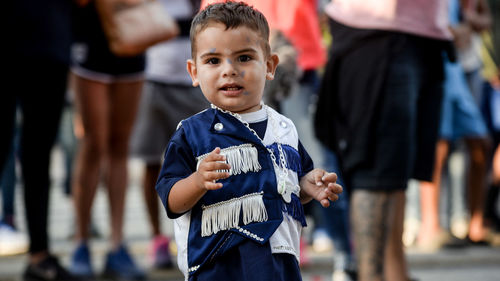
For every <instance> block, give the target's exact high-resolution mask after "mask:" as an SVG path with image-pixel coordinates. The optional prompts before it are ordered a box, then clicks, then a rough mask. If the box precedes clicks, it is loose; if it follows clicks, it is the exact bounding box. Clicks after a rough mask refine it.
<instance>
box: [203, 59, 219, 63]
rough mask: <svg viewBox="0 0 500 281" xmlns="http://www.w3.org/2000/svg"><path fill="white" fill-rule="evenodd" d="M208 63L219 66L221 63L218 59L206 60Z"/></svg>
mask: <svg viewBox="0 0 500 281" xmlns="http://www.w3.org/2000/svg"><path fill="white" fill-rule="evenodd" d="M206 63H208V64H218V63H219V59H218V58H209V59H207V60H206Z"/></svg>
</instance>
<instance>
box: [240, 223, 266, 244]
mask: <svg viewBox="0 0 500 281" xmlns="http://www.w3.org/2000/svg"><path fill="white" fill-rule="evenodd" d="M236 229H238V230H239V231H240V232H241V233H243V234H245V235H246V236H248V237H251V238H253V239H255V240H257V241H261V242H262V241H264V238H262V237H259V236H258V235H257V234H254V233H252V232H250V231H248V230H246V229H243V228H241V227H239V226H237V227H236Z"/></svg>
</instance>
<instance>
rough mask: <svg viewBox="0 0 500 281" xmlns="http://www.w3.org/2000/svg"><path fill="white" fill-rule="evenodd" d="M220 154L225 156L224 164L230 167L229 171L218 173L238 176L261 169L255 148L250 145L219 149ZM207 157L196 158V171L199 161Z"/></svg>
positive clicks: (205, 155) (204, 155)
mask: <svg viewBox="0 0 500 281" xmlns="http://www.w3.org/2000/svg"><path fill="white" fill-rule="evenodd" d="M220 154H222V155H224V156H226V163H228V164H229V165H231V170H229V171H227V170H224V171H219V172H229V174H230V175H239V174H241V173H248V172H258V171H260V169H262V167H261V166H260V163H259V155H258V152H257V148H255V147H254V146H253V145H251V144H242V145H238V146H230V147H226V148H224V149H221V151H220ZM207 155H208V153H206V154H203V155H200V156H198V157H197V158H196V159H197V161H198V164H197V166H196V169H198V166H199V165H200V163H201V161H202V160H203V159H205V158H206V157H207Z"/></svg>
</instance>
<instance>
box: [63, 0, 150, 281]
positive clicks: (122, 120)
mask: <svg viewBox="0 0 500 281" xmlns="http://www.w3.org/2000/svg"><path fill="white" fill-rule="evenodd" d="M74 36H75V42H74V44H73V46H72V67H71V72H72V74H73V75H74V89H73V90H74V93H75V104H76V109H77V114H78V115H79V117H80V118H81V122H82V125H83V131H84V132H83V137H82V139H81V140H80V144H79V147H78V152H77V156H76V163H75V167H74V173H73V187H72V192H73V200H74V206H75V214H76V220H77V221H76V225H75V227H76V234H75V240H76V241H75V242H76V249H75V251H74V253H73V256H72V258H71V271H72V272H73V273H74V274H77V275H78V276H82V277H93V276H94V270H93V267H92V262H91V253H90V250H89V235H90V233H89V232H90V231H89V226H90V217H91V210H92V205H93V202H94V197H95V194H96V190H97V186H98V184H99V180H100V179H101V178H102V179H103V180H104V182H105V185H106V188H107V191H108V200H109V211H110V218H111V221H110V229H111V237H110V247H109V252H108V254H107V256H106V261H105V268H104V273H103V275H105V276H106V277H108V278H119V279H125V280H135V279H143V278H144V277H145V274H144V272H143V271H142V270H141V269H140V268H139V267H138V266H137V265H136V264H135V262H134V260H133V258H132V256H131V255H130V253H129V251H128V249H127V247H126V245H125V243H124V241H123V240H124V237H123V218H124V212H125V195H126V189H127V180H128V176H127V160H128V147H129V137H130V134H131V131H132V127H133V124H134V120H135V116H136V112H137V108H138V104H139V100H140V94H141V89H142V84H143V76H144V68H145V56H144V55H143V54H141V55H138V56H131V57H118V56H116V55H115V54H113V53H112V52H111V50H110V49H109V46H108V41H107V38H106V36H105V34H104V31H103V28H102V25H101V22H100V18H99V15H98V13H97V9H96V4H95V1H88V0H82V1H80V7H79V8H78V9H77V10H76V12H75V27H74Z"/></svg>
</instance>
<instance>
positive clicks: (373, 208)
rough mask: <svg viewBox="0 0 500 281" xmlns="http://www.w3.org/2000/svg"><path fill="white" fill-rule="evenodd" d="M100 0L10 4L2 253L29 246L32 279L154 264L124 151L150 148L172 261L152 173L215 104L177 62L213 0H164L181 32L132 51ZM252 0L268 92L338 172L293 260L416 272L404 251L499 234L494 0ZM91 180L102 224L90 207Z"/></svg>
mask: <svg viewBox="0 0 500 281" xmlns="http://www.w3.org/2000/svg"><path fill="white" fill-rule="evenodd" d="M99 1H105V0H95V1H94V0H74V1H66V0H47V1H35V0H18V1H14V2H12V3H10V4H8V5H11V6H12V7H11V8H10V9H8V10H9V11H12V12H9V13H8V15H7V22H8V23H12V24H13V26H15V27H16V28H14V29H12V30H10V31H9V32H8V37H7V40H8V41H9V42H10V44H8V47H7V54H9V56H8V58H7V67H6V69H7V71H6V73H7V74H6V75H7V78H6V79H5V81H6V82H7V83H9V84H11V87H10V89H11V90H7V91H5V92H4V93H3V94H2V95H0V124H1V125H0V126H1V128H2V130H3V133H2V136H1V137H0V171H1V173H0V189H1V197H0V198H1V200H0V206H1V211H0V218H1V221H0V256H8V255H15V254H21V253H28V255H27V257H28V260H27V266H26V269H25V270H24V272H20V275H22V276H23V279H24V280H81V279H82V278H83V279H89V278H93V277H95V276H96V275H97V274H101V271H102V273H103V274H104V275H106V276H108V277H110V278H119V279H124V280H140V279H144V278H146V276H147V272H148V270H149V268H140V266H138V263H137V262H135V260H134V257H133V256H132V253H131V252H130V251H129V245H128V243H127V241H126V233H123V222H124V212H125V210H126V208H127V205H126V200H125V198H126V192H127V187H128V186H129V183H128V182H127V179H128V176H127V172H128V171H127V169H128V168H127V167H128V166H127V163H128V161H129V160H130V159H131V158H135V159H139V160H140V161H142V162H143V163H144V165H143V167H144V171H143V172H142V173H143V175H144V176H143V182H142V183H141V184H142V189H143V193H144V203H145V206H146V208H147V214H148V219H149V223H150V227H151V228H150V229H151V230H150V233H151V242H150V244H151V245H150V257H151V259H150V264H151V268H171V267H173V266H174V265H175V253H173V252H172V249H174V248H175V247H172V246H171V243H175V240H174V238H173V237H168V235H166V234H165V233H162V229H163V228H162V224H164V223H171V222H170V221H167V219H166V218H165V216H164V215H163V210H161V209H160V207H159V206H160V205H159V204H158V196H157V194H156V191H155V189H154V186H155V183H156V179H157V177H158V173H159V170H160V167H161V164H162V157H163V152H164V149H165V147H166V145H167V143H168V141H169V139H170V137H171V135H172V134H173V132H175V130H176V127H177V124H178V123H179V122H180V121H181V120H183V119H185V118H187V117H188V116H191V115H193V114H195V113H197V112H199V111H201V110H203V109H205V108H207V107H208V102H207V101H206V100H205V99H204V98H203V96H202V94H201V92H200V90H199V88H194V87H192V86H191V80H190V77H189V75H188V73H187V71H186V60H187V59H189V58H190V57H191V53H190V39H189V30H190V23H191V19H192V18H193V16H194V15H195V14H196V12H197V11H198V10H199V8H200V7H202V6H203V5H206V4H208V3H212V2H217V1H196V0H157V1H159V2H161V3H162V4H163V6H164V8H165V10H166V11H167V12H168V13H169V14H170V15H171V16H172V17H174V18H175V20H176V21H177V24H178V25H179V27H180V34H179V35H178V36H177V37H175V38H173V39H170V40H168V41H165V42H161V43H159V44H156V45H154V46H151V47H150V48H149V49H148V50H147V51H146V52H145V53H143V54H139V55H136V56H127V57H124V56H118V55H116V54H114V53H113V51H111V50H110V48H109V46H108V39H107V37H106V34H105V32H104V30H103V27H102V24H101V18H100V15H99V11H98V9H97V8H96V7H97V3H98V2H99ZM245 2H247V3H249V4H250V5H253V6H254V7H256V8H257V9H258V10H260V11H261V12H262V13H263V14H264V15H265V16H266V18H267V20H268V22H269V25H270V28H271V30H272V33H271V38H270V39H271V48H272V49H273V52H276V53H277V54H278V56H279V58H280V64H279V66H278V69H277V73H276V77H275V79H274V80H273V81H270V82H269V83H268V84H267V85H266V89H265V94H264V99H265V101H266V104H268V105H270V106H272V107H273V108H275V109H276V110H278V111H279V112H281V113H283V114H284V115H285V116H287V117H289V118H290V119H292V120H293V121H294V123H295V125H296V127H297V129H298V133H299V136H300V139H301V141H302V143H303V144H304V147H305V148H306V149H307V150H308V152H309V154H310V155H311V157H312V158H313V160H314V163H315V165H316V166H318V167H323V168H325V169H326V170H330V171H334V172H335V173H337V174H338V176H339V182H340V183H341V185H342V186H343V187H344V192H343V193H342V194H341V195H340V198H339V200H338V201H337V202H335V203H334V204H332V206H330V207H329V208H323V207H321V206H320V205H319V204H317V202H316V203H314V202H311V203H308V204H307V205H306V206H305V207H306V212H307V214H308V225H309V227H308V228H307V230H306V231H305V232H304V233H303V235H302V236H303V239H302V240H303V241H301V249H302V251H301V257H300V263H301V265H307V264H308V263H309V262H310V261H309V258H308V253H309V251H311V250H312V251H316V252H321V253H333V257H334V264H333V265H332V266H333V269H334V270H333V276H332V280H333V281H341V280H360V281H364V280H388V281H397V280H409V278H410V277H409V276H408V270H407V265H406V261H405V257H404V256H405V251H407V250H409V249H412V250H414V251H419V252H425V253H433V252H436V251H439V250H440V249H442V248H444V247H467V246H469V245H478V244H481V245H486V246H489V247H500V210H499V209H500V202H499V191H500V1H498V0H427V1H425V0H424V1H413V0H369V1H367V0H364V1H361V0H332V1H327V0H323V1H320V0H290V1H288V0H287V1H285V0H248V1H245ZM55 144H58V147H59V148H61V149H62V150H63V151H64V155H65V159H64V162H65V163H64V164H65V169H66V171H67V172H66V175H67V176H66V180H65V182H64V191H65V194H66V195H67V196H68V200H72V202H73V204H74V219H75V222H74V231H73V234H72V235H71V238H70V239H73V240H74V249H73V250H72V256H71V260H70V264H68V265H62V264H61V263H60V262H59V261H58V258H57V257H56V256H54V255H53V253H52V252H51V248H50V237H49V235H48V231H47V225H48V220H50V217H49V215H48V207H49V204H58V203H59V202H49V193H50V190H51V179H50V176H49V168H50V162H51V159H50V156H51V151H52V149H53V148H54V145H55ZM100 184H102V185H104V186H105V187H106V190H107V194H108V204H109V211H110V222H109V224H110V230H111V231H110V233H105V234H104V233H101V231H100V230H99V229H96V227H95V223H93V221H92V220H93V218H92V216H91V214H92V206H93V202H94V198H95V196H96V190H97V188H98V186H99V185H100ZM17 188H23V192H17V191H16V189H17ZM17 194H22V196H23V200H16V199H15V195H17ZM16 202H21V203H22V204H23V208H24V210H25V212H24V214H25V215H26V219H25V220H23V221H25V222H26V223H27V225H26V227H20V226H19V221H20V219H19V217H18V214H16V213H15V210H16V207H15V206H14V204H15V203H16ZM21 229H26V230H27V231H26V233H25V232H23V231H21ZM103 235H106V238H107V240H108V241H109V247H108V253H107V255H106V261H105V265H104V268H102V269H101V268H99V269H96V268H94V266H93V263H92V252H91V251H90V247H89V244H90V243H91V240H92V239H93V238H94V237H95V236H103ZM47 269H50V270H52V271H50V270H49V271H47Z"/></svg>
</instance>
